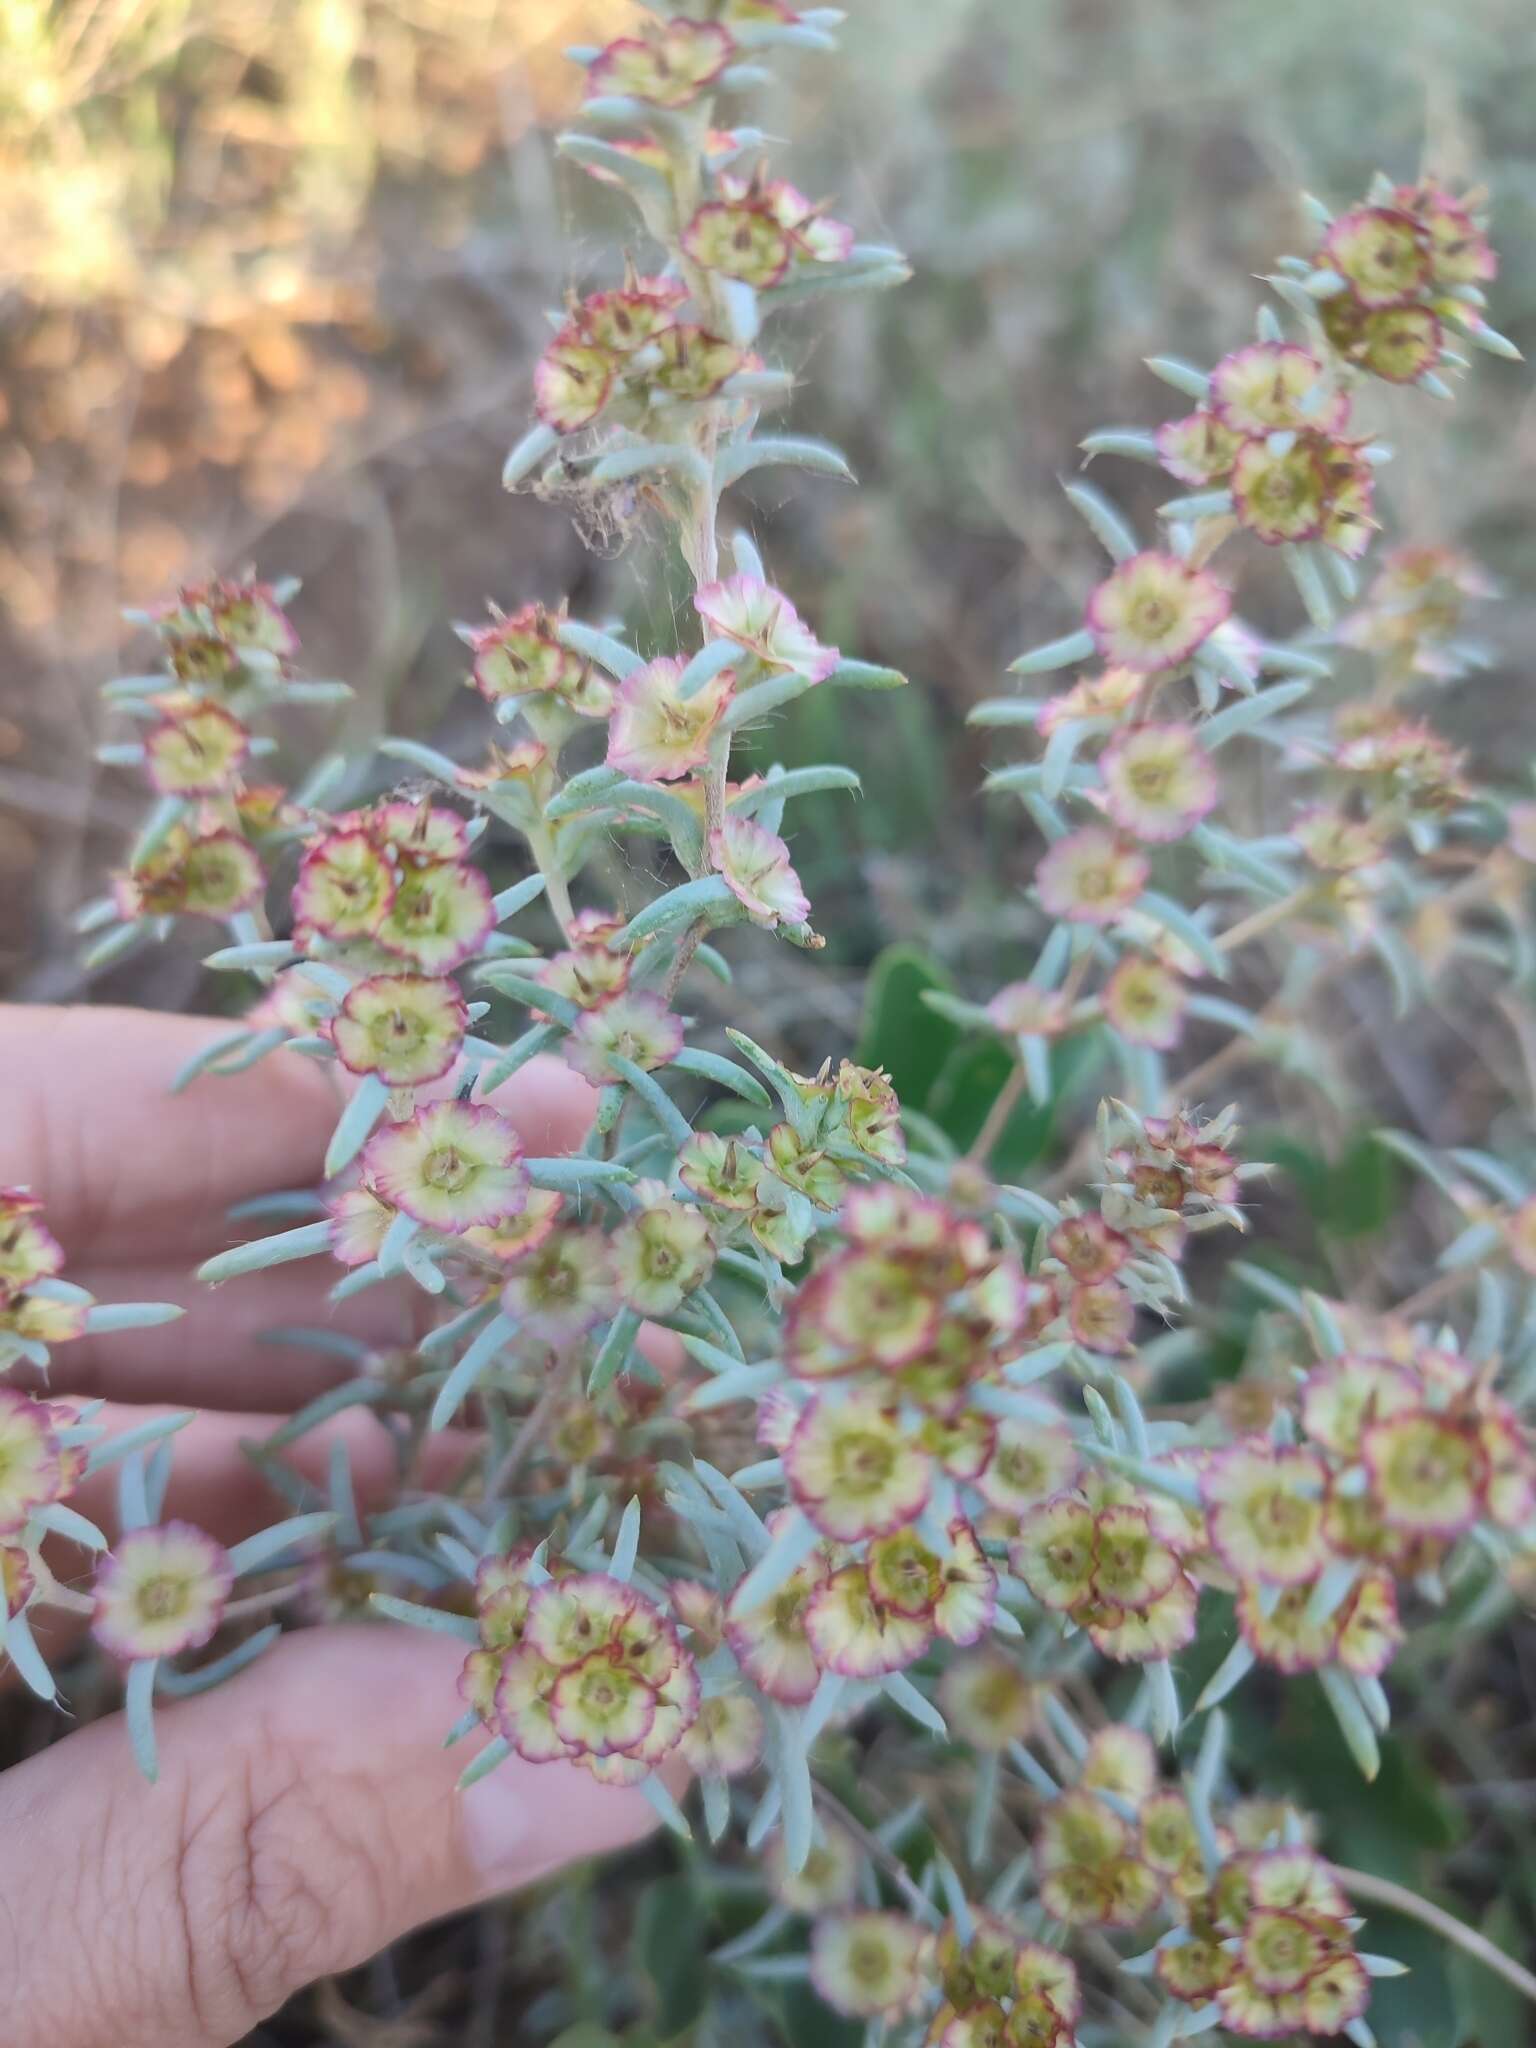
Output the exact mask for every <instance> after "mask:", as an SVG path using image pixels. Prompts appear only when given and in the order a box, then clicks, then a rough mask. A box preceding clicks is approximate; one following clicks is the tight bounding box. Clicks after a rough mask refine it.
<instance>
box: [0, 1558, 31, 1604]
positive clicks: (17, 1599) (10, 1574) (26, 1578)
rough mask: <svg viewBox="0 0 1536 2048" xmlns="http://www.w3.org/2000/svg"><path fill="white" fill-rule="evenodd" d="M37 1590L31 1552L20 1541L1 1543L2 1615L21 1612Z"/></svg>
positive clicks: (0, 1593)
mask: <svg viewBox="0 0 1536 2048" xmlns="http://www.w3.org/2000/svg"><path fill="white" fill-rule="evenodd" d="M36 1590H37V1579H36V1577H35V1575H34V1573H33V1570H32V1554H31V1552H30V1551H28V1550H25V1549H23V1548H22V1546H21V1545H20V1544H19V1543H0V1616H3V1617H4V1618H5V1619H6V1620H9V1619H10V1618H11V1616H12V1615H15V1614H20V1613H21V1612H22V1611H23V1609H24V1608H25V1607H26V1604H27V1602H28V1601H29V1600H30V1599H31V1598H32V1595H33V1594H34V1593H35V1592H36Z"/></svg>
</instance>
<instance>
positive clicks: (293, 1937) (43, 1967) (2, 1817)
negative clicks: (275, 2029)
mask: <svg viewBox="0 0 1536 2048" xmlns="http://www.w3.org/2000/svg"><path fill="white" fill-rule="evenodd" d="M461 1661H462V1660H461V1655H460V1652H459V1651H458V1650H456V1649H455V1648H454V1646H453V1645H452V1644H450V1643H448V1642H447V1641H445V1640H443V1639H440V1638H438V1637H434V1636H426V1635H416V1634H412V1633H410V1632H406V1631H397V1630H392V1629H326V1630H316V1631H314V1632H312V1633H310V1634H307V1635H301V1636H291V1637H288V1638H286V1639H285V1640H284V1641H283V1642H281V1643H280V1644H278V1645H277V1647H276V1648H275V1649H273V1650H272V1651H270V1652H269V1653H268V1654H267V1656H265V1657H264V1658H262V1659H261V1660H260V1661H259V1662H258V1663H257V1664H256V1665H254V1666H253V1667H252V1668H251V1669H250V1670H249V1671H247V1672H245V1673H244V1674H242V1676H241V1677H239V1678H238V1679H235V1680H234V1681H233V1682H232V1683H231V1684H229V1685H228V1686H226V1687H223V1688H221V1689H220V1690H219V1691H217V1692H214V1693H210V1694H207V1695H204V1696H201V1697H199V1698H196V1699H191V1700H186V1701H182V1702H180V1703H178V1704H176V1705H172V1706H169V1707H163V1708H161V1709H159V1710H158V1712H157V1715H156V1721H157V1727H158V1734H159V1742H160V1757H161V1780H160V1783H159V1784H158V1785H155V1786H151V1785H148V1784H145V1783H144V1782H143V1781H142V1780H140V1779H139V1778H138V1777H137V1776H136V1774H135V1772H134V1769H133V1764H132V1761H131V1759H130V1756H129V1750H128V1738H127V1732H126V1729H125V1728H124V1726H123V1722H122V1719H121V1717H120V1716H113V1717H112V1718H111V1719H109V1720H106V1721H101V1722H97V1723H96V1724H95V1725H94V1726H92V1727H89V1728H85V1729H82V1730H81V1731H80V1732H79V1733H78V1734H74V1735H71V1736H69V1737H68V1738H67V1740H66V1741H64V1742H62V1743H59V1744H58V1745H56V1746H55V1747H54V1748H52V1749H50V1750H46V1751H44V1752H43V1754H42V1755H40V1756H36V1757H32V1758H30V1759H29V1760H28V1761H26V1762H24V1763H21V1764H18V1765H17V1766H16V1767H15V1768H14V1769H12V1770H10V1771H8V1772H6V1774H5V1775H4V1777H3V1778H0V1844H3V1847H0V1974H3V1978H4V1982H5V1985H6V2021H7V2033H8V2035H9V2036H10V2038H11V2039H13V2040H15V2041H18V2042H21V2041H27V2042H30V2041H46V2042H48V2043H49V2044H50V2048H165V2044H166V2043H168V2042H174V2043H176V2048H226V2044H227V2043H229V2042H231V2041H233V2040H236V2039H238V2038H239V2037H240V2036H241V2035H243V2034H245V2033H246V2032H247V2031H248V2030H249V2029H250V2028H252V2027H253V2026H255V2025H256V2024H257V2022H258V2021H260V2020H261V2019H263V2018H264V2017H265V2016H266V2015H267V2014H269V2013H271V2012H272V2011H274V2010H275V2009H276V2007H278V2006H279V2005H281V2004H282V2002H283V2000H284V1999H285V1998H287V1997H288V1996H289V1995H290V1994H291V1993H292V1992H294V1991H296V1990H297V1989H299V1987H300V1986H302V1985H304V1984H307V1983H309V1982H310V1981H311V1980H312V1979H314V1978H316V1977H319V1976H326V1975H330V1974H332V1973H334V1972H336V1971H340V1970H347V1969H351V1968H352V1967H353V1966H354V1965H356V1964H357V1963H360V1962H361V1961H363V1960H364V1959H365V1958H366V1957H367V1956H370V1955H372V1954H374V1953H375V1952H376V1951H377V1950H378V1949H380V1948H382V1947H383V1946H384V1945H385V1944H386V1943H387V1942H389V1941H391V1940H393V1939H395V1938H396V1937H397V1936H398V1935H400V1934H403V1933H404V1932H405V1931H406V1930H407V1929H409V1928H411V1927H413V1926H416V1925H419V1924H420V1923H421V1922H423V1921H427V1920H433V1919H436V1918H438V1917H439V1916H441V1915H442V1914H444V1913H450V1912H454V1911H457V1910H460V1909H462V1908H464V1907H466V1906H470V1905H473V1904H475V1903H476V1902H478V1901H479V1900H481V1899H484V1898H487V1897H490V1896H493V1895H494V1894H496V1893H498V1892H502V1891H507V1890H510V1889H512V1888H514V1887H516V1886H519V1885H524V1884H528V1883H531V1882H532V1881H533V1880H534V1879H536V1878H539V1877H543V1876H545V1875H547V1874H548V1873H549V1872H550V1871H551V1870H553V1869H555V1868H557V1867H558V1866H559V1865H561V1864H563V1863H567V1862H570V1861H573V1860H575V1859H577V1858H580V1857H584V1856H590V1855H593V1854H595V1853H597V1852H599V1851H602V1850H605V1849H611V1848H614V1847H617V1846H620V1845H622V1844H625V1843H629V1842H632V1841H635V1840H637V1839H638V1838H639V1837H640V1836H642V1835H644V1834H645V1833H647V1832H648V1830H649V1829H650V1827H651V1825H652V1820H653V1816H652V1814H651V1810H650V1808H649V1807H648V1806H647V1804H646V1802H645V1800H644V1799H643V1797H642V1796H641V1795H640V1793H638V1792H637V1791H634V1790H631V1789H629V1788H620V1787H614V1786H603V1785H599V1784H597V1783H596V1782H595V1781H594V1780H593V1779H592V1778H591V1777H589V1776H588V1775H587V1774H586V1773H585V1772H583V1771H581V1770H579V1769H577V1768H576V1767H574V1766H571V1765H565V1764H543V1765H533V1764H524V1763H522V1762H521V1761H520V1760H519V1759H517V1758H512V1759H510V1760H509V1761H508V1762H506V1763H505V1764H503V1765H502V1766H501V1768H500V1769H499V1770H497V1771H495V1772H493V1773H492V1774H491V1775H490V1776H489V1777H488V1778H486V1779H485V1780H483V1781H482V1782H481V1783H480V1784H479V1785H476V1786H474V1787H473V1788H472V1789H471V1790H469V1791H467V1792H464V1793H457V1792H456V1791H455V1790H454V1786H455V1781H456V1779H457V1777H458V1774H459V1772H460V1771H461V1770H462V1768H463V1766H464V1763H465V1762H466V1761H467V1752H468V1745H466V1746H465V1748H463V1749H455V1750H450V1751H447V1752H445V1751H444V1750H443V1749H442V1747H441V1744H442V1736H443V1731H444V1730H445V1729H446V1728H447V1727H448V1726H449V1725H450V1724H451V1723H452V1722H453V1721H454V1720H455V1719H456V1718H457V1715H458V1713H459V1711H460V1709H459V1703H458V1700H457V1698H456V1695H455V1681H456V1678H457V1675H458V1671H459V1667H460V1663H461Z"/></svg>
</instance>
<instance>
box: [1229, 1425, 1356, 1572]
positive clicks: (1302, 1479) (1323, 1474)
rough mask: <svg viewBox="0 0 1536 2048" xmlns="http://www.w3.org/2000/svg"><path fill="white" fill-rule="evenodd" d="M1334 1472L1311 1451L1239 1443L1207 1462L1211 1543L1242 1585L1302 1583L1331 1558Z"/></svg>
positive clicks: (1262, 1444) (1271, 1445)
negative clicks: (1329, 1501) (1326, 1512)
mask: <svg viewBox="0 0 1536 2048" xmlns="http://www.w3.org/2000/svg"><path fill="white" fill-rule="evenodd" d="M1326 1481H1327V1468H1326V1467H1325V1466H1324V1464H1323V1461H1322V1459H1321V1458H1319V1457H1317V1456H1316V1454H1315V1453H1313V1452H1311V1451H1300V1450H1291V1449H1285V1448H1282V1447H1280V1446H1278V1445H1273V1444H1266V1443H1247V1444H1234V1445H1233V1446H1232V1448H1231V1449H1230V1450H1227V1451H1223V1452H1221V1453H1220V1454H1219V1455H1218V1456H1216V1457H1214V1458H1211V1459H1209V1460H1207V1462H1206V1463H1205V1464H1204V1465H1203V1466H1202V1467H1201V1471H1200V1489H1201V1492H1202V1494H1203V1495H1204V1497H1205V1502H1206V1506H1207V1507H1208V1508H1209V1510H1210V1532H1211V1541H1212V1542H1213V1543H1214V1545H1215V1547H1216V1549H1217V1551H1218V1552H1219V1554H1220V1556H1221V1558H1222V1561H1223V1563H1224V1564H1226V1566H1227V1567H1228V1569H1229V1570H1230V1571H1232V1572H1233V1573H1234V1574H1235V1575H1236V1576H1237V1578H1238V1579H1239V1580H1248V1579H1258V1580H1261V1581H1262V1582H1263V1583H1264V1584H1266V1585H1271V1586H1297V1585H1301V1584H1303V1583H1305V1582H1306V1581H1307V1580H1309V1579H1312V1578H1315V1577H1316V1575H1317V1573H1318V1572H1319V1571H1320V1570H1321V1568H1322V1567H1323V1565H1324V1564H1326V1563H1327V1561H1328V1555H1329V1549H1328V1538H1327V1535H1326V1532H1325V1530H1324V1527H1323V1494H1324V1488H1325V1484H1326Z"/></svg>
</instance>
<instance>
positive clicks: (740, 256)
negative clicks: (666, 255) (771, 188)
mask: <svg viewBox="0 0 1536 2048" xmlns="http://www.w3.org/2000/svg"><path fill="white" fill-rule="evenodd" d="M682 246H683V252H684V254H685V255H687V256H689V257H691V258H692V260H693V261H694V262H695V263H697V264H698V266H699V268H700V269H701V270H713V271H718V272H719V274H720V275H721V276H722V277H732V278H735V279H736V280H737V281H738V282H739V283H741V284H749V285H751V286H753V288H754V289H755V290H757V291H765V290H766V289H767V288H768V286H769V285H775V284H777V283H778V282H779V280H780V279H781V278H782V277H783V275H784V273H785V272H786V271H787V270H788V268H789V266H790V263H791V261H792V260H793V257H794V253H795V244H794V242H793V240H792V239H791V238H790V236H789V235H788V234H787V233H786V232H785V230H784V229H783V228H782V227H781V226H780V225H779V222H778V220H777V218H776V217H775V214H774V211H773V208H772V206H771V205H769V204H766V203H765V202H764V201H763V200H762V199H760V198H747V199H737V200H721V199H712V200H709V201H707V202H706V203H705V204H704V205H703V206H701V207H700V208H699V210H698V212H697V213H696V214H695V215H694V216H693V219H692V220H691V221H689V223H688V225H687V227H685V228H684V230H683V237H682Z"/></svg>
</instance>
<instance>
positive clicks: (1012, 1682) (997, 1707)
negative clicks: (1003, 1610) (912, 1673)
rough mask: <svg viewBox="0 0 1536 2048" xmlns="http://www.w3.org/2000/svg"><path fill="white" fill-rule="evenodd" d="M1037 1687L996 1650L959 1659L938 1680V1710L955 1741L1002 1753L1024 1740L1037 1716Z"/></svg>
mask: <svg viewBox="0 0 1536 2048" xmlns="http://www.w3.org/2000/svg"><path fill="white" fill-rule="evenodd" d="M1038 1700H1039V1687H1038V1686H1036V1685H1034V1684H1032V1683H1031V1682H1030V1680H1029V1679H1028V1678H1027V1677H1026V1676H1025V1675H1024V1673H1023V1671H1022V1670H1021V1669H1020V1668H1019V1666H1018V1665H1017V1664H1016V1663H1015V1662H1014V1660H1013V1659H1012V1658H1011V1657H1010V1656H1009V1655H1008V1654H1007V1652H1006V1651H1004V1650H1001V1649H997V1648H988V1649H984V1650H975V1651H973V1652H971V1654H970V1655H969V1656H965V1657H957V1658H956V1659H955V1661H954V1662H953V1663H952V1664H950V1665H948V1666H947V1667H946V1669H945V1671H944V1673H943V1676H942V1677H941V1678H940V1680H939V1711H940V1712H941V1713H942V1714H943V1716H944V1719H945V1720H946V1721H947V1722H948V1723H949V1728H950V1733H951V1734H952V1735H953V1736H954V1738H955V1739H956V1741H958V1742H965V1743H968V1744H969V1745H970V1747H971V1748H972V1749H981V1750H1001V1749H1006V1748H1007V1747H1008V1745H1009V1743H1010V1742H1022V1741H1023V1740H1024V1739H1025V1737H1026V1736H1027V1735H1029V1734H1031V1733H1032V1731H1033V1729H1034V1726H1035V1722H1036V1719H1037V1718H1038V1712H1039V1707H1038Z"/></svg>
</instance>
